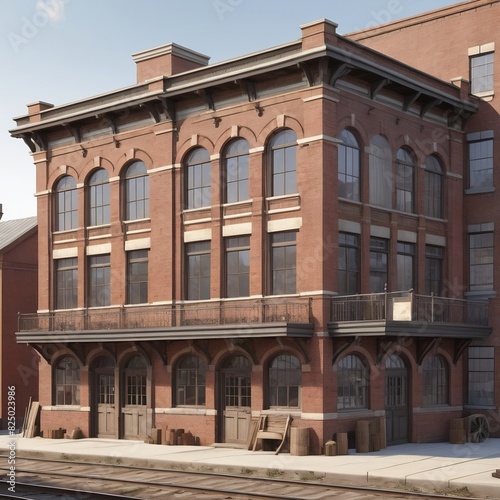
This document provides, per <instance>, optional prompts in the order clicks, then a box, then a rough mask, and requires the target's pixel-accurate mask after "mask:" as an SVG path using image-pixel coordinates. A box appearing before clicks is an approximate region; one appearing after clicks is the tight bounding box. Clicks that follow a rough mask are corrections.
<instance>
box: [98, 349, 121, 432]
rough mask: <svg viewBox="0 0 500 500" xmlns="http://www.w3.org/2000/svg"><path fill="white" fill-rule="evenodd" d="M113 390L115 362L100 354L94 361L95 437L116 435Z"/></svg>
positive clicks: (114, 389)
mask: <svg viewBox="0 0 500 500" xmlns="http://www.w3.org/2000/svg"><path fill="white" fill-rule="evenodd" d="M115 392H116V387H115V363H114V361H113V360H112V359H111V358H108V357H105V356H101V357H100V358H98V359H97V360H96V362H95V363H94V394H95V397H94V401H95V405H94V422H95V435H96V436H97V437H100V438H116V437H118V432H117V430H118V429H117V428H118V425H117V423H118V422H117V415H116V400H115Z"/></svg>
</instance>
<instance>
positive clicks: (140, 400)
mask: <svg viewBox="0 0 500 500" xmlns="http://www.w3.org/2000/svg"><path fill="white" fill-rule="evenodd" d="M146 389H147V363H146V360H145V359H144V357H143V356H140V355H138V354H137V355H135V356H134V357H132V358H130V359H129V361H128V363H127V365H126V367H125V404H126V405H127V406H146V404H147V392H146Z"/></svg>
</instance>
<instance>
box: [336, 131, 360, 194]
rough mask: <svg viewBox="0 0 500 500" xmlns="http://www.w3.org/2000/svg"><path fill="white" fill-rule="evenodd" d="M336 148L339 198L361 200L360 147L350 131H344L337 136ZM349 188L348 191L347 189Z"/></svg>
mask: <svg viewBox="0 0 500 500" xmlns="http://www.w3.org/2000/svg"><path fill="white" fill-rule="evenodd" d="M339 140H340V141H341V142H340V143H339V145H338V148H337V176H338V191H339V197H340V198H343V199H346V200H352V201H360V199H361V146H360V142H359V141H358V138H357V137H356V135H355V134H354V132H353V131H352V130H349V129H344V130H342V132H341V133H340V135H339ZM347 186H350V189H347Z"/></svg>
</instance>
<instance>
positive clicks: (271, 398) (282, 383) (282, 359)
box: [267, 353, 302, 409]
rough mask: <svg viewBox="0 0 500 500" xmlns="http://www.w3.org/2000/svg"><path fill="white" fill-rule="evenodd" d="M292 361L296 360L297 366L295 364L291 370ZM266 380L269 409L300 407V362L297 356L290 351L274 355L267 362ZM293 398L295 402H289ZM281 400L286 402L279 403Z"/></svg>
mask: <svg viewBox="0 0 500 500" xmlns="http://www.w3.org/2000/svg"><path fill="white" fill-rule="evenodd" d="M292 358H293V359H292ZM294 361H296V365H298V366H295V367H294V369H293V370H292V369H291V366H292V362H294ZM279 364H281V366H279ZM297 378H298V380H297ZM267 382H268V383H267V389H268V402H269V408H270V409H280V408H293V409H300V408H301V406H302V363H301V362H300V359H299V358H298V357H297V356H295V355H294V354H291V353H280V354H278V355H276V356H274V357H273V359H271V360H270V361H269V364H268V369H267ZM293 382H296V384H295V385H293ZM297 382H298V383H297ZM292 390H293V391H295V392H296V394H293V393H292ZM283 398H284V399H283ZM295 398H296V402H297V404H296V405H295V404H291V403H292V402H293V400H294V399H295ZM283 402H284V403H286V404H280V403H283Z"/></svg>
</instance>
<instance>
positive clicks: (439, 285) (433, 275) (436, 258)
mask: <svg viewBox="0 0 500 500" xmlns="http://www.w3.org/2000/svg"><path fill="white" fill-rule="evenodd" d="M444 254H445V249H444V247H441V246H438V245H425V270H424V273H425V276H424V282H425V293H426V295H431V294H434V295H438V296H439V295H441V293H442V291H443V270H444Z"/></svg>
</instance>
